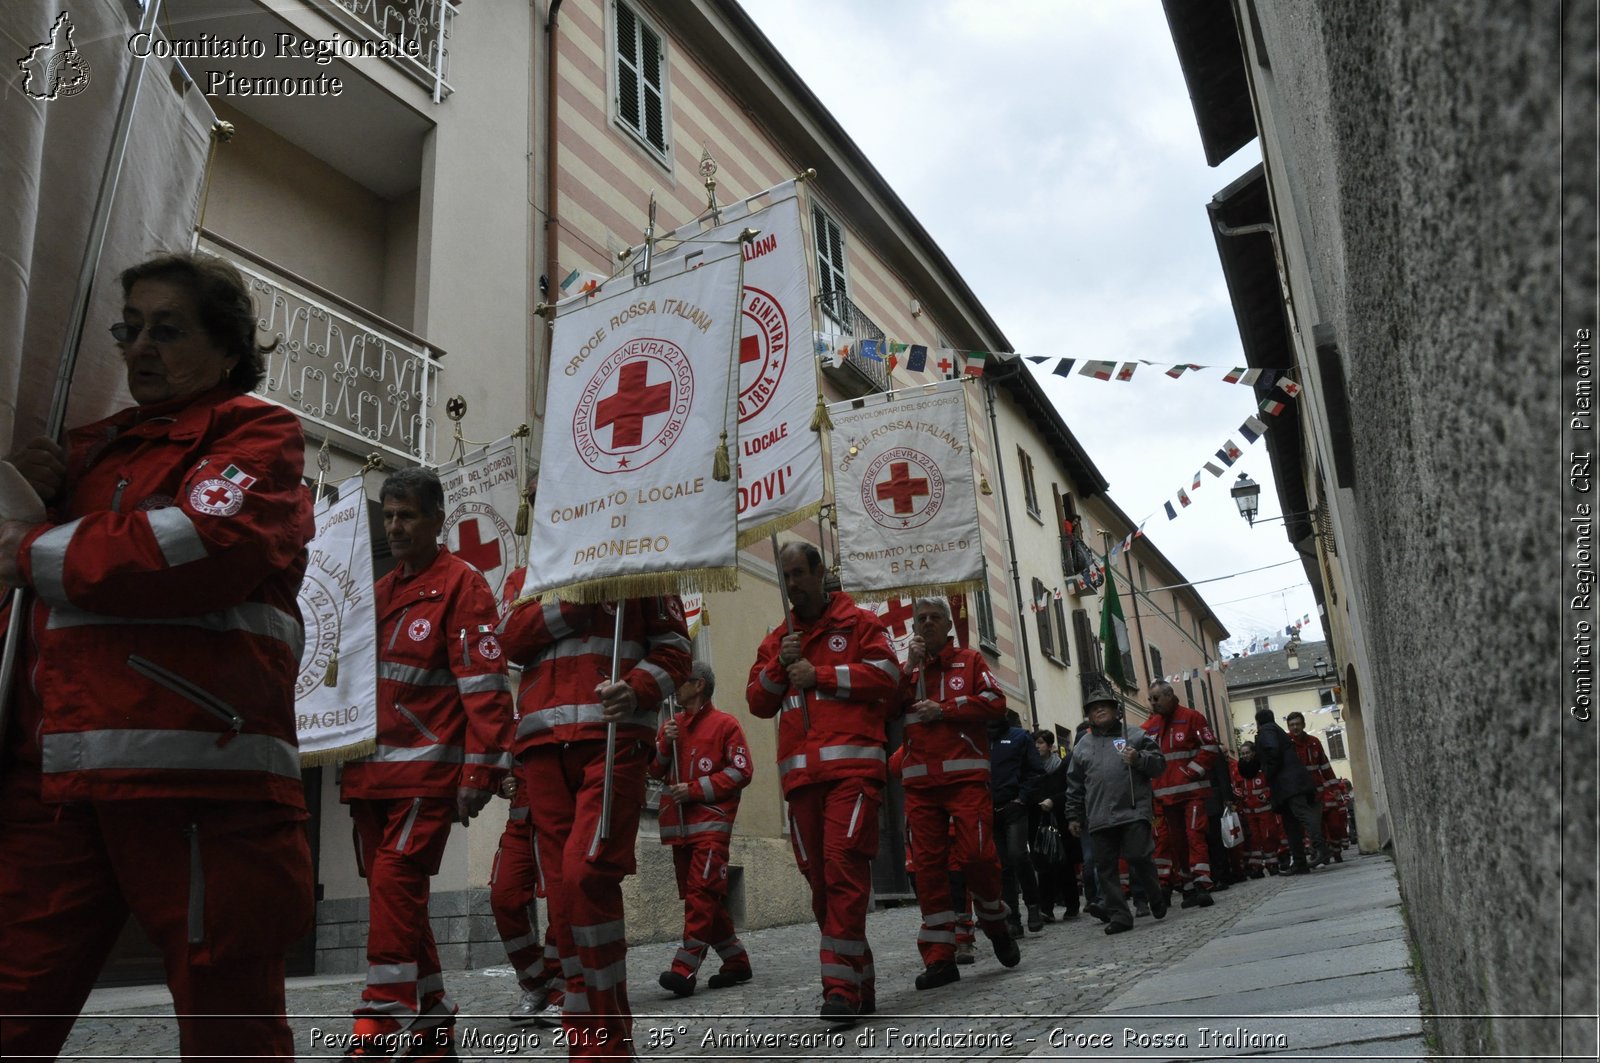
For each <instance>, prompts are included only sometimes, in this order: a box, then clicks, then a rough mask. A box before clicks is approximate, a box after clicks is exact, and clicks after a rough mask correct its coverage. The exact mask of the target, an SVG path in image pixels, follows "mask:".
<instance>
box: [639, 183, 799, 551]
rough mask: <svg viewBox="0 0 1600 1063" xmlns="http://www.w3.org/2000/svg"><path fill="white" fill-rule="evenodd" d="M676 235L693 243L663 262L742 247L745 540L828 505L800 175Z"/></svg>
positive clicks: (667, 254)
mask: <svg viewBox="0 0 1600 1063" xmlns="http://www.w3.org/2000/svg"><path fill="white" fill-rule="evenodd" d="M700 225H701V223H699V222H696V223H694V224H692V225H686V226H683V227H682V228H680V229H678V230H677V231H676V232H674V233H672V238H676V239H678V240H681V241H683V243H682V244H680V245H679V247H678V248H677V249H673V250H669V251H667V252H665V253H664V254H663V253H660V252H658V257H657V259H656V261H657V262H662V261H664V260H667V259H670V258H672V257H673V256H674V255H677V254H682V253H687V252H692V251H694V250H696V249H700V248H705V247H707V246H708V245H712V244H715V243H717V242H719V241H720V242H722V243H726V244H732V243H736V242H737V241H738V238H739V233H740V232H742V231H743V230H745V229H747V228H753V229H759V230H760V233H759V235H758V236H756V238H755V239H754V240H753V241H752V242H750V243H748V244H744V245H743V246H742V253H743V255H744V294H743V296H742V297H741V303H740V310H741V319H740V332H739V453H738V466H737V476H738V480H739V546H740V547H741V548H742V547H746V546H749V545H750V544H751V543H753V542H755V541H757V540H758V539H765V538H767V537H768V536H769V535H772V534H773V533H775V532H780V531H783V530H784V529H785V528H789V527H792V526H794V525H796V524H799V523H800V522H801V521H803V520H807V519H809V518H811V517H814V516H816V515H817V512H818V511H819V510H820V509H821V508H822V439H821V437H820V436H819V435H818V434H817V433H816V432H814V431H812V429H811V418H812V415H813V414H814V413H815V411H816V404H817V374H816V369H815V365H816V358H815V357H814V356H813V353H812V349H811V346H810V345H809V344H808V343H807V338H808V337H809V336H811V281H810V276H809V274H808V273H807V272H806V242H805V237H804V235H803V234H802V233H801V230H800V200H799V194H798V191H797V190H796V186H795V182H793V181H785V182H784V183H783V184H781V185H778V186H776V187H774V188H771V189H769V190H768V191H766V192H762V193H761V194H759V195H756V196H751V197H750V198H749V199H746V200H741V201H740V202H738V203H734V204H732V205H731V206H727V207H723V208H722V209H721V210H720V211H719V212H718V219H717V225H716V226H715V227H714V228H711V229H707V230H705V231H704V232H701V231H699V230H700Z"/></svg>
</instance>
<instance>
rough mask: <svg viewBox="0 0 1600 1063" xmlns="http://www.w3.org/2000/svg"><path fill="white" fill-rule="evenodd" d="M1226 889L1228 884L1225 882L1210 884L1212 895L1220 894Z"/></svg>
mask: <svg viewBox="0 0 1600 1063" xmlns="http://www.w3.org/2000/svg"><path fill="white" fill-rule="evenodd" d="M1227 888H1228V884H1227V883H1226V882H1213V883H1212V884H1211V892H1212V893H1221V892H1222V891H1223V890H1225V889H1227Z"/></svg>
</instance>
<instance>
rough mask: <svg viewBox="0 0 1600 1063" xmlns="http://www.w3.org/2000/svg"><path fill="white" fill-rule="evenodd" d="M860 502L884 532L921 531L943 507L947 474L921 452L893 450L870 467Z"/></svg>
mask: <svg viewBox="0 0 1600 1063" xmlns="http://www.w3.org/2000/svg"><path fill="white" fill-rule="evenodd" d="M861 502H862V506H863V507H864V508H865V509H866V511H867V516H869V517H871V518H872V519H873V521H874V522H876V523H878V524H880V525H882V526H883V527H885V528H893V529H896V530H900V529H905V528H920V527H921V526H922V525H924V524H926V523H928V521H930V520H932V519H933V516H934V514H935V513H937V512H939V507H940V506H942V505H943V504H944V474H943V473H941V472H940V471H939V466H938V464H937V463H935V462H934V460H933V459H932V458H931V457H929V456H928V455H926V454H924V453H922V452H921V451H920V450H915V449H913V448H911V447H894V448H892V449H890V450H888V451H885V452H884V453H882V454H879V455H878V456H877V457H876V458H874V459H873V460H872V461H871V462H870V463H869V464H868V465H867V468H866V471H865V472H864V473H863V475H862V479H861Z"/></svg>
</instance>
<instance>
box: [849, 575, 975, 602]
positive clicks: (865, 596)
mask: <svg viewBox="0 0 1600 1063" xmlns="http://www.w3.org/2000/svg"><path fill="white" fill-rule="evenodd" d="M983 588H984V581H983V580H982V579H969V580H963V581H962V582H960V583H920V584H917V585H915V586H910V587H890V588H888V589H887V590H875V591H853V590H851V589H850V588H849V587H846V588H845V593H846V594H848V595H850V597H852V598H854V599H855V600H856V601H857V602H886V601H888V600H889V599H890V598H932V597H935V596H937V595H944V596H945V597H949V596H950V595H952V594H976V593H977V592H978V591H981V590H983Z"/></svg>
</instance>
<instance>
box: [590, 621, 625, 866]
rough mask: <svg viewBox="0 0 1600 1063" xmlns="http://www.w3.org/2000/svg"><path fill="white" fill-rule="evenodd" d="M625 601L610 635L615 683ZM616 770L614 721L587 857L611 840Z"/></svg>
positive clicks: (608, 735)
mask: <svg viewBox="0 0 1600 1063" xmlns="http://www.w3.org/2000/svg"><path fill="white" fill-rule="evenodd" d="M627 604H628V603H627V601H626V600H622V601H618V602H617V603H616V605H617V626H616V628H615V629H614V630H613V632H612V635H611V681H612V682H613V683H615V682H616V681H617V673H618V672H619V671H620V670H621V669H622V611H623V610H624V609H625V608H626V607H627ZM616 769H617V724H616V721H612V722H611V723H608V724H606V777H605V782H604V784H603V785H602V787H601V789H600V830H599V833H597V834H596V835H595V838H594V844H592V845H590V846H589V855H590V856H591V857H592V856H594V854H595V853H596V852H597V851H599V848H600V843H601V842H602V841H608V840H610V838H611V796H612V791H613V790H614V789H615V787H614V786H613V785H612V776H613V775H615V774H616Z"/></svg>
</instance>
